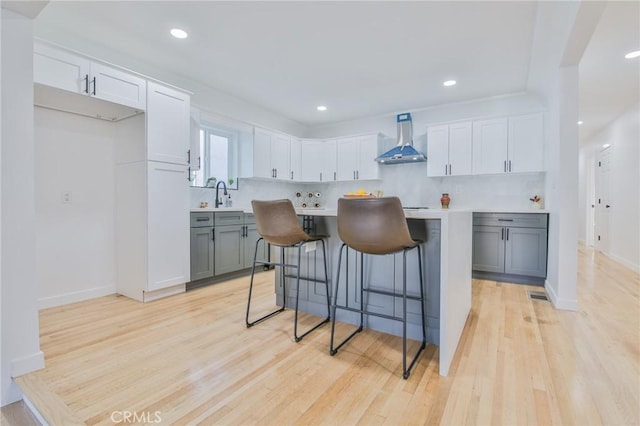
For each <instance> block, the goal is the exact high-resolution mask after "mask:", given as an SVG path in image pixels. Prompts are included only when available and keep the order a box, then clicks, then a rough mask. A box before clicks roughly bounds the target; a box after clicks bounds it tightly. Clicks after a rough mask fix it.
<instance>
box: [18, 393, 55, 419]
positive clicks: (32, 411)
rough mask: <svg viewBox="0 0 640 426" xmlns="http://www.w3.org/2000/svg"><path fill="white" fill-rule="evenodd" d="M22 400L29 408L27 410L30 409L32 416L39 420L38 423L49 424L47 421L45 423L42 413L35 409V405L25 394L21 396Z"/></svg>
mask: <svg viewBox="0 0 640 426" xmlns="http://www.w3.org/2000/svg"><path fill="white" fill-rule="evenodd" d="M22 400H23V401H24V405H26V406H27V408H29V411H31V413H32V414H33V416H34V417H35V418H36V419H38V421H39V422H40V424H41V425H42V426H49V423H47V421H46V420H45V419H44V417H43V416H42V414H40V412H39V411H38V410H37V409H36V407H35V406H34V405H33V403H32V402H31V401H29V398H27V397H26V396H23V397H22Z"/></svg>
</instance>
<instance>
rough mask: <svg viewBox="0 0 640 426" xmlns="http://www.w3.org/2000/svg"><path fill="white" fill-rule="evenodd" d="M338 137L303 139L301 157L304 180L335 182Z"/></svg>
mask: <svg viewBox="0 0 640 426" xmlns="http://www.w3.org/2000/svg"><path fill="white" fill-rule="evenodd" d="M336 150H337V141H336V139H329V140H320V139H302V140H301V141H300V157H301V164H302V173H301V176H302V181H303V182H333V181H335V180H336V179H337V176H336V173H337V172H336V155H337V153H336Z"/></svg>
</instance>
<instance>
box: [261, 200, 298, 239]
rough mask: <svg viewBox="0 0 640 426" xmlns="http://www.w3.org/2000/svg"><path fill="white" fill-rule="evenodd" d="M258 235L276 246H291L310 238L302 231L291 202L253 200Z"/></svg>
mask: <svg viewBox="0 0 640 426" xmlns="http://www.w3.org/2000/svg"><path fill="white" fill-rule="evenodd" d="M251 207H253V215H254V217H255V219H256V227H257V228H258V233H259V234H260V236H261V237H262V238H264V240H265V241H266V242H268V243H270V244H273V245H276V246H291V245H294V244H297V243H299V242H301V241H306V240H309V239H310V237H309V235H307V233H306V232H304V230H303V229H302V225H300V222H299V221H298V216H297V215H296V210H295V209H294V208H293V204H292V203H291V200H287V199H283V200H269V201H259V200H252V201H251Z"/></svg>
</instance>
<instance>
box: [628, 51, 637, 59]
mask: <svg viewBox="0 0 640 426" xmlns="http://www.w3.org/2000/svg"><path fill="white" fill-rule="evenodd" d="M639 56H640V50H634V51H633V52H629V53H627V54H626V55H624V57H625V58H627V59H633V58H637V57H639Z"/></svg>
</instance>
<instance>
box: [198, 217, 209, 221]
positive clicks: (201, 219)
mask: <svg viewBox="0 0 640 426" xmlns="http://www.w3.org/2000/svg"><path fill="white" fill-rule="evenodd" d="M196 222H209V218H208V217H197V218H196Z"/></svg>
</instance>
